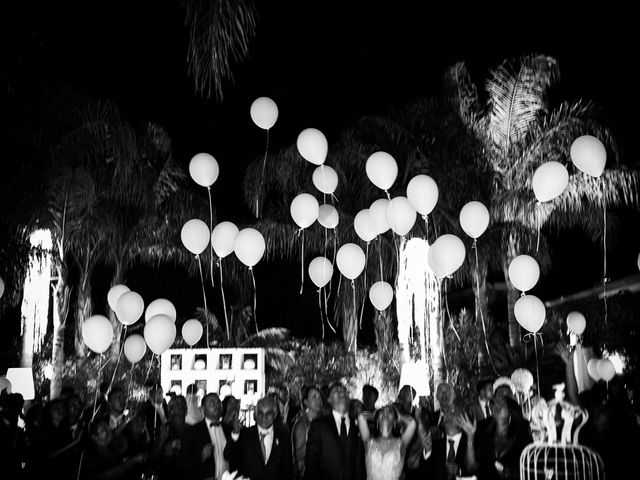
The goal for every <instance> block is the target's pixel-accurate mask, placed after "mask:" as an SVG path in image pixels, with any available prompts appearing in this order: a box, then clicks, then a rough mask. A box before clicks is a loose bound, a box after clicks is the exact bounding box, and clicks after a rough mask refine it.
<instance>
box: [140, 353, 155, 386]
mask: <svg viewBox="0 0 640 480" xmlns="http://www.w3.org/2000/svg"><path fill="white" fill-rule="evenodd" d="M155 359H156V357H155V356H154V355H153V353H152V354H151V360H150V361H149V368H147V374H146V375H145V376H144V382H142V384H143V385H144V384H145V383H147V380H148V379H149V374H150V373H151V367H153V361H154V360H155Z"/></svg>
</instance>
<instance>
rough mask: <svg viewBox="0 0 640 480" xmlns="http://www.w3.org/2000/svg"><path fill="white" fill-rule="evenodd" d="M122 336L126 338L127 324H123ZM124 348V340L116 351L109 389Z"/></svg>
mask: <svg viewBox="0 0 640 480" xmlns="http://www.w3.org/2000/svg"><path fill="white" fill-rule="evenodd" d="M122 338H125V339H126V338H127V325H125V326H124V329H123V335H122ZM123 350H124V342H120V351H119V352H118V359H117V360H116V366H115V367H114V368H113V375H112V376H111V382H110V383H109V391H111V387H112V386H113V380H114V379H115V378H116V372H117V371H118V364H119V363H120V357H122V351H123Z"/></svg>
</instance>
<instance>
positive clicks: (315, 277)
mask: <svg viewBox="0 0 640 480" xmlns="http://www.w3.org/2000/svg"><path fill="white" fill-rule="evenodd" d="M332 275H333V265H331V262H330V261H329V259H327V258H326V257H316V258H314V259H313V260H311V262H310V263H309V278H310V279H311V281H312V282H313V283H314V284H315V286H316V287H318V288H322V287H324V286H325V285H326V284H327V283H329V281H330V280H331V277H332Z"/></svg>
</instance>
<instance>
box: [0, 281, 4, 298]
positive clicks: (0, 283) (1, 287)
mask: <svg viewBox="0 0 640 480" xmlns="http://www.w3.org/2000/svg"><path fill="white" fill-rule="evenodd" d="M3 294H4V280H3V279H2V277H0V298H2V295H3Z"/></svg>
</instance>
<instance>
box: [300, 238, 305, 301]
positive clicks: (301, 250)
mask: <svg viewBox="0 0 640 480" xmlns="http://www.w3.org/2000/svg"><path fill="white" fill-rule="evenodd" d="M300 242H301V243H300V295H302V292H303V291H304V230H302V237H301V240H300Z"/></svg>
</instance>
